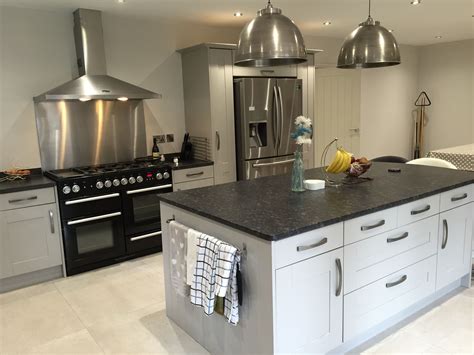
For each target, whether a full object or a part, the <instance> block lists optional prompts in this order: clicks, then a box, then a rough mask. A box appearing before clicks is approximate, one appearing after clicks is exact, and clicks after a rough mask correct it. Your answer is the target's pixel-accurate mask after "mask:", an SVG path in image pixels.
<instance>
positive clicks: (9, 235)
mask: <svg viewBox="0 0 474 355" xmlns="http://www.w3.org/2000/svg"><path fill="white" fill-rule="evenodd" d="M0 232H1V234H0V239H1V240H0V246H1V248H0V259H1V269H0V278H4V277H9V276H15V275H20V274H24V273H28V272H32V271H37V270H41V269H45V268H49V267H52V266H56V265H61V243H60V240H59V238H60V235H61V234H60V230H59V221H58V216H57V214H56V205H55V204H47V205H41V206H34V207H27V208H20V209H16V210H11V211H5V212H1V213H0Z"/></svg>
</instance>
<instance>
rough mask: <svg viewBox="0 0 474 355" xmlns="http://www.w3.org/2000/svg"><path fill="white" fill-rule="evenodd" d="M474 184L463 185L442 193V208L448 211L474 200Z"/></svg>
mask: <svg viewBox="0 0 474 355" xmlns="http://www.w3.org/2000/svg"><path fill="white" fill-rule="evenodd" d="M473 191H474V184H471V185H467V186H462V187H459V188H457V189H454V190H450V191H446V192H443V193H442V194H441V202H440V210H441V211H446V210H449V209H451V208H455V207H458V206H461V205H465V204H466V203H469V202H471V201H473V196H472V195H473Z"/></svg>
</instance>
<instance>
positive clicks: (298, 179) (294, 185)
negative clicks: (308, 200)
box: [291, 146, 305, 192]
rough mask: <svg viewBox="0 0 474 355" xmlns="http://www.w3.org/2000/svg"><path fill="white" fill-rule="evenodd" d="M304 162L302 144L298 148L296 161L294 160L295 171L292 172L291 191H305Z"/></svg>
mask: <svg viewBox="0 0 474 355" xmlns="http://www.w3.org/2000/svg"><path fill="white" fill-rule="evenodd" d="M303 181H304V163H303V152H302V151H301V146H299V147H298V148H296V151H295V161H294V162H293V171H292V174H291V191H294V192H303V191H304V190H305V189H304V184H303Z"/></svg>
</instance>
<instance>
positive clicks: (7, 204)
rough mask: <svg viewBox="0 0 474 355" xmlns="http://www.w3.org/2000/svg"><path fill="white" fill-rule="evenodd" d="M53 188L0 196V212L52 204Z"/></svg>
mask: <svg viewBox="0 0 474 355" xmlns="http://www.w3.org/2000/svg"><path fill="white" fill-rule="evenodd" d="M54 202H55V197H54V188H53V187H48V188H46V189H38V190H28V191H19V192H12V193H8V194H2V195H0V211H5V210H12V209H15V208H23V207H31V206H37V205H44V204H46V203H54Z"/></svg>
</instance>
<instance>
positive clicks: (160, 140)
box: [153, 134, 166, 143]
mask: <svg viewBox="0 0 474 355" xmlns="http://www.w3.org/2000/svg"><path fill="white" fill-rule="evenodd" d="M153 139H156V143H166V136H165V135H164V134H159V135H157V136H153Z"/></svg>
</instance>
